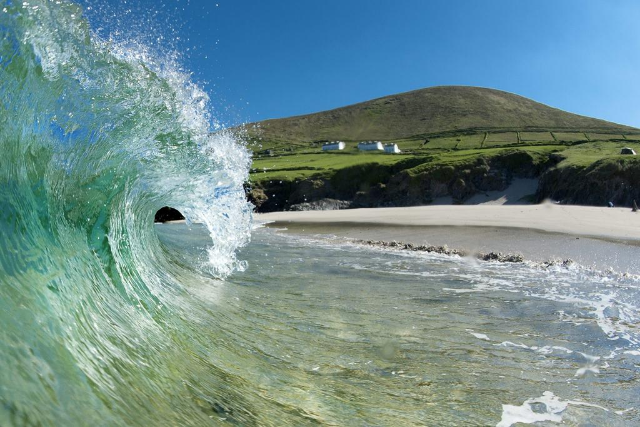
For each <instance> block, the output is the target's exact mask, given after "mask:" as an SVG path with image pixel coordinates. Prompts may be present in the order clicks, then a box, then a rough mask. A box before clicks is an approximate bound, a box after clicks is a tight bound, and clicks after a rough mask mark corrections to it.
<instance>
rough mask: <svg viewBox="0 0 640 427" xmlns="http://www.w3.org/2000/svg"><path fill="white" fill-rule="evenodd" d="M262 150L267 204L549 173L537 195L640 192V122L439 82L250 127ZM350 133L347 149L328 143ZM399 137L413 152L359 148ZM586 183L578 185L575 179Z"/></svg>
mask: <svg viewBox="0 0 640 427" xmlns="http://www.w3.org/2000/svg"><path fill="white" fill-rule="evenodd" d="M243 132H244V136H245V137H246V139H247V140H248V143H249V147H250V148H251V149H252V150H253V151H254V162H253V168H252V171H251V183H250V184H251V187H252V189H251V191H250V197H251V199H252V200H253V201H254V203H255V204H256V205H257V206H258V207H259V210H261V211H269V210H282V209H289V208H291V206H293V205H297V204H300V203H305V202H315V201H319V200H322V199H327V198H331V199H339V200H346V201H348V202H349V203H351V206H352V207H358V206H396V205H416V204H425V203H429V202H430V201H432V200H433V199H434V198H437V197H441V196H452V197H453V198H454V200H456V201H459V202H462V201H464V200H465V199H466V198H468V197H470V196H472V195H473V194H475V193H477V192H484V191H490V190H501V189H503V188H504V187H505V186H507V185H508V184H509V182H510V181H511V179H512V178H513V177H518V176H526V177H537V178H540V187H539V189H538V193H537V194H536V195H535V197H534V196H533V195H532V198H537V199H541V198H544V197H556V198H562V199H563V200H565V201H566V202H579V203H587V204H603V203H605V202H606V201H608V200H613V201H614V202H616V203H620V204H630V203H631V201H632V200H633V199H634V198H637V199H639V200H640V174H639V172H640V160H638V158H637V156H636V157H635V158H629V157H628V156H621V155H620V149H621V148H622V147H624V146H631V147H633V148H634V149H636V151H638V152H640V129H636V128H632V127H629V126H624V125H619V124H615V123H611V122H607V121H604V120H599V119H593V118H589V117H584V116H579V115H576V114H572V113H568V112H565V111H562V110H558V109H555V108H552V107H549V106H546V105H543V104H540V103H537V102H535V101H532V100H530V99H527V98H523V97H521V96H518V95H514V94H510V93H506V92H502V91H498V90H493V89H484V88H474V87H457V86H450V87H434V88H427V89H422V90H417V91H412V92H407V93H402V94H398V95H392V96H387V97H384V98H379V99H375V100H372V101H367V102H363V103H360V104H355V105H351V106H347V107H342V108H338V109H335V110H330V111H325V112H320V113H316V114H310V115H305V116H297V117H291V118H285V119H276V120H267V121H264V122H259V123H254V124H250V125H247V126H246V127H245V128H244V130H243ZM333 140H343V141H345V142H346V149H345V150H344V151H339V152H337V151H334V152H323V151H322V150H321V142H323V141H333ZM361 140H381V141H385V142H390V141H393V142H396V143H398V145H399V147H400V149H401V150H402V153H401V154H384V153H380V152H359V151H358V150H357V142H358V141H361ZM574 180H575V182H574Z"/></svg>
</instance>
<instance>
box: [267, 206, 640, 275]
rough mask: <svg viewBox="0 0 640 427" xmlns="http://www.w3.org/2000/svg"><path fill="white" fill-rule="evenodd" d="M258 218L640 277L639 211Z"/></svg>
mask: <svg viewBox="0 0 640 427" xmlns="http://www.w3.org/2000/svg"><path fill="white" fill-rule="evenodd" d="M257 219H258V221H261V222H267V223H268V226H270V227H275V228H280V229H283V230H284V231H285V232H288V233H293V234H305V235H310V234H313V235H332V236H335V237H337V238H348V239H361V240H368V239H371V240H385V241H393V240H395V241H401V242H407V243H413V244H424V243H428V244H432V245H448V246H450V247H453V248H457V249H465V250H468V251H472V252H473V251H484V252H488V251H499V252H505V253H518V254H522V255H524V256H525V258H526V259H529V260H534V261H548V260H551V259H567V258H570V259H572V260H574V261H576V262H578V263H580V264H582V265H585V266H589V267H594V268H597V269H609V268H611V269H614V270H615V271H618V272H629V273H633V274H640V265H639V264H640V263H638V261H637V260H638V259H640V213H634V212H631V210H630V209H627V208H600V207H591V206H566V205H554V204H541V205H514V206H505V205H475V206H466V205H465V206H456V205H440V206H418V207H403V208H377V209H352V210H337V211H306V212H274V213H268V214H259V215H257Z"/></svg>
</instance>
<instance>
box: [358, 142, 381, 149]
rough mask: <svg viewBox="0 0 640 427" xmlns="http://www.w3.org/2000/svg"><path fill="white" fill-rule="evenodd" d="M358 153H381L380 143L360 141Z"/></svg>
mask: <svg viewBox="0 0 640 427" xmlns="http://www.w3.org/2000/svg"><path fill="white" fill-rule="evenodd" d="M358 150H360V151H383V150H384V148H383V147H382V142H380V141H362V142H359V143H358Z"/></svg>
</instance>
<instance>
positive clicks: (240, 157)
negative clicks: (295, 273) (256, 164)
mask: <svg viewBox="0 0 640 427" xmlns="http://www.w3.org/2000/svg"><path fill="white" fill-rule="evenodd" d="M0 10H1V12H0V99H1V101H0V152H1V153H2V155H1V156H0V242H2V244H1V247H0V337H1V339H0V365H1V366H2V369H0V402H2V404H0V425H21V424H31V425H89V424H98V425H113V424H126V419H125V418H123V417H124V415H123V414H124V413H129V412H131V411H130V409H131V408H129V411H127V409H126V408H127V406H128V405H134V403H133V402H134V401H135V399H134V394H133V391H135V393H136V396H137V397H136V399H148V400H149V401H152V400H153V399H154V398H157V399H158V401H162V398H161V397H159V396H158V395H159V394H161V393H163V390H164V393H168V391H167V389H166V384H165V383H162V382H161V381H160V379H162V378H165V379H166V378H169V377H172V375H174V374H172V372H174V373H177V372H178V371H179V369H176V368H175V367H174V366H173V363H174V361H173V360H174V359H170V358H168V357H167V356H165V354H168V353H167V349H172V348H173V349H175V348H177V347H176V346H175V345H174V342H173V339H174V338H175V336H177V333H176V330H178V329H180V324H181V323H180V322H182V321H183V320H180V315H179V314H176V313H179V312H180V311H181V310H183V309H184V306H183V304H182V302H181V301H182V300H183V297H184V289H183V285H184V284H183V280H181V279H182V277H184V276H185V275H186V274H187V272H184V271H182V270H181V269H184V267H183V266H180V265H177V264H175V263H172V259H171V258H170V257H168V256H167V254H166V252H165V250H164V249H163V248H162V247H161V245H160V244H159V242H158V240H157V237H156V235H155V230H154V226H153V216H154V213H155V211H156V210H157V209H159V208H160V207H162V206H165V205H169V206H175V207H178V208H179V209H181V211H182V212H183V213H184V214H185V215H186V216H187V218H188V219H189V220H191V221H198V222H202V223H203V224H205V225H206V226H207V228H208V230H209V233H210V234H211V236H212V238H213V239H212V243H211V249H210V258H211V259H210V260H207V261H213V263H212V262H207V263H205V264H203V266H202V269H208V272H209V273H210V274H209V276H211V277H216V276H217V277H223V276H225V275H227V274H229V273H231V272H232V271H233V270H234V268H238V267H242V263H241V262H240V261H238V260H236V258H235V251H236V249H237V248H238V247H239V246H241V245H243V244H244V243H246V242H247V240H248V230H249V222H250V209H249V206H248V204H247V202H246V201H245V198H244V193H243V191H242V184H243V182H244V180H245V179H246V176H247V171H248V165H249V155H248V153H247V152H246V150H245V149H244V148H242V147H241V146H240V145H238V144H237V143H236V141H235V140H234V138H233V137H232V136H231V135H229V134H223V133H218V134H216V135H211V133H210V131H209V129H210V123H211V121H212V120H211V118H210V116H209V114H208V107H207V97H206V94H204V93H203V92H202V91H201V90H200V89H199V88H198V87H197V86H195V85H194V84H192V83H191V82H190V81H189V79H188V77H187V76H186V75H185V74H183V73H180V72H178V71H177V69H178V67H177V66H176V65H175V64H171V63H168V64H167V63H162V62H161V61H158V60H156V59H155V57H154V56H153V53H152V52H149V51H147V50H145V48H144V47H143V46H140V45H137V47H136V49H132V48H124V47H122V45H119V44H118V43H116V42H113V41H110V42H105V41H102V40H99V39H97V38H96V36H95V35H94V34H92V33H91V31H90V30H89V25H88V23H87V21H86V20H84V19H83V17H82V10H81V8H80V7H79V6H78V5H75V4H73V3H69V2H55V3H54V2H49V1H30V2H19V3H17V2H3V3H2V5H1V7H0ZM129 45H131V44H129ZM174 356H175V355H174ZM118 402H119V403H118ZM138 409H139V411H140V413H139V417H138V420H145V421H146V422H148V423H156V424H157V423H160V422H161V421H163V420H162V417H161V413H162V411H156V412H154V411H152V410H151V409H150V408H146V407H145V406H144V405H141V406H140V407H139V408H138ZM164 421H166V419H165V420H164Z"/></svg>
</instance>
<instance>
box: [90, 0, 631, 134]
mask: <svg viewBox="0 0 640 427" xmlns="http://www.w3.org/2000/svg"><path fill="white" fill-rule="evenodd" d="M83 2H84V3H85V4H90V5H91V6H92V7H93V12H91V13H93V14H94V15H93V17H92V15H91V13H90V14H89V17H90V19H91V20H92V24H94V26H98V25H102V26H103V27H105V30H104V31H111V30H113V29H114V28H118V29H119V30H120V31H122V32H123V33H124V34H125V35H126V36H127V37H136V38H143V39H144V38H147V39H148V40H155V39H157V38H158V37H159V36H163V37H164V40H163V43H166V44H167V45H168V46H170V47H171V48H175V49H178V50H180V51H182V52H184V53H185V55H184V58H183V63H184V66H185V68H187V69H188V70H190V71H191V72H193V78H194V80H195V81H196V82H198V83H200V84H201V85H202V86H203V87H204V88H205V89H206V90H207V92H208V93H209V94H210V96H211V98H212V106H213V109H214V114H215V115H216V117H217V118H218V119H219V120H220V121H221V122H223V123H225V124H237V123H240V122H247V121H256V120H263V119H267V118H276V117H286V116H291V115H297V114H305V113H311V112H315V111H321V110H326V109H331V108H335V107H340V106H343V105H348V104H352V103H356V102H360V101H365V100H368V99H372V98H376V97H380V96H384V95H389V94H393V93H398V92H404V91H408V90H413V89H419V88H424V87H429V86H436V85H472V86H483V87H491V88H496V89H501V90H505V91H509V92H514V93H517V94H520V95H523V96H526V97H529V98H532V99H534V100H536V101H539V102H543V103H545V104H548V105H551V106H554V107H558V108H561V109H563V110H567V111H571V112H574V113H579V114H584V115H588V116H593V117H598V118H603V119H606V120H611V121H614V122H618V123H623V124H628V125H632V126H637V127H640V2H638V1H635V0H618V1H604V0H603V1H590V0H580V1H578V0H563V1H544V0H543V1H535V2H534V1H518V0H504V1H503V0H493V1H489V0H485V1H473V0H460V1H452V0H449V1H427V0H396V1H382V0H322V1H309V0H298V1H293V0H279V1H261V0H188V1H187V0H164V1H162V2H159V1H157V0H155V1H151V0H139V1H128V3H125V2H124V0H118V1H115V0H85V1H83ZM96 10H100V11H99V12H97V13H96ZM96 16H100V17H101V21H102V22H99V20H98V19H97V18H96ZM109 17H110V18H109ZM108 21H109V23H108V24H105V22H108ZM150 43H152V41H151V42H150Z"/></svg>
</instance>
